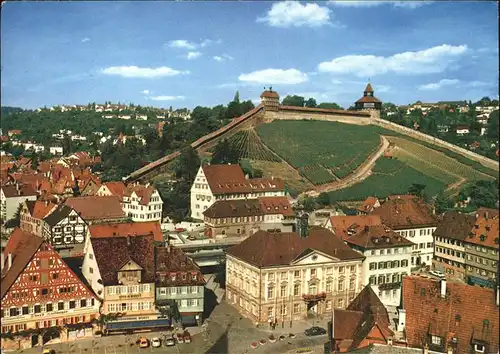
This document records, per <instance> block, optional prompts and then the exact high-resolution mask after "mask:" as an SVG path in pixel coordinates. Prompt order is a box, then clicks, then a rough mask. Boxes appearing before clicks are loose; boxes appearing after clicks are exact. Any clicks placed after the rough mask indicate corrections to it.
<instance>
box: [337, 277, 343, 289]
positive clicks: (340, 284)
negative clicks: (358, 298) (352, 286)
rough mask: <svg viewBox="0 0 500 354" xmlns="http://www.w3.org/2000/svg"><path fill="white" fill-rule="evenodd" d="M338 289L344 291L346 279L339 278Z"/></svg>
mask: <svg viewBox="0 0 500 354" xmlns="http://www.w3.org/2000/svg"><path fill="white" fill-rule="evenodd" d="M338 290H339V291H344V279H339V286H338Z"/></svg>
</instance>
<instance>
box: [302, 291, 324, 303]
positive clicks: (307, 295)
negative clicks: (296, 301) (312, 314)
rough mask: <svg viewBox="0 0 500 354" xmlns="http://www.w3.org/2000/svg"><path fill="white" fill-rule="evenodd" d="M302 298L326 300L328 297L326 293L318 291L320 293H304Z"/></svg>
mask: <svg viewBox="0 0 500 354" xmlns="http://www.w3.org/2000/svg"><path fill="white" fill-rule="evenodd" d="M302 299H304V301H306V302H313V301H324V300H325V299H326V293H325V292H322V293H318V294H303V295H302Z"/></svg>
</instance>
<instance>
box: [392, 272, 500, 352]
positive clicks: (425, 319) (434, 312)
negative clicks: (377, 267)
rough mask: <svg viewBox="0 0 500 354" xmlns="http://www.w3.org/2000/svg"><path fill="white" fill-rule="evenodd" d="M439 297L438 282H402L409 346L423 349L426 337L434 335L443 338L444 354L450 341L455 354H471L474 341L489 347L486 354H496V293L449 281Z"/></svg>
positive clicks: (417, 279) (411, 279)
mask: <svg viewBox="0 0 500 354" xmlns="http://www.w3.org/2000/svg"><path fill="white" fill-rule="evenodd" d="M440 294H441V291H440V282H439V281H438V280H435V279H429V278H424V277H420V276H407V277H405V278H404V279H403V290H402V300H401V301H402V307H403V309H404V310H405V311H406V324H405V327H406V328H405V331H406V339H407V341H408V344H409V345H410V346H411V347H417V348H422V347H423V345H424V343H428V342H429V340H430V337H429V336H430V335H435V336H440V337H442V338H443V339H442V340H443V344H444V345H445V347H444V348H443V349H444V351H446V346H447V345H448V344H449V343H450V342H451V340H452V338H456V339H457V344H456V351H454V353H469V352H471V348H472V346H471V343H472V342H473V341H474V340H482V341H485V342H486V343H487V344H488V348H487V350H486V351H485V352H488V353H496V352H497V351H498V349H499V328H500V327H499V325H500V323H499V316H498V313H499V308H498V306H497V305H496V304H495V291H494V290H493V289H489V288H482V287H478V286H471V285H466V284H462V283H452V282H449V281H448V282H447V284H446V297H444V298H442V297H441V296H440ZM429 344H431V343H429ZM430 349H431V350H432V349H433V348H432V347H431V348H430Z"/></svg>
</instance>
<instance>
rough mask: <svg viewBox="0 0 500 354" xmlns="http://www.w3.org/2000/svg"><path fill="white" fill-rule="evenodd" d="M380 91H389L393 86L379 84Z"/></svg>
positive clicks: (378, 89)
mask: <svg viewBox="0 0 500 354" xmlns="http://www.w3.org/2000/svg"><path fill="white" fill-rule="evenodd" d="M376 87H377V91H378V92H389V91H390V90H391V86H389V85H377V86H376Z"/></svg>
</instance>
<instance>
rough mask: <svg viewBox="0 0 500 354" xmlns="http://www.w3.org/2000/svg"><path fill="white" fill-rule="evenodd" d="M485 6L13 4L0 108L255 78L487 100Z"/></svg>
mask: <svg viewBox="0 0 500 354" xmlns="http://www.w3.org/2000/svg"><path fill="white" fill-rule="evenodd" d="M497 13H498V12H497V3H496V2H487V1H484V2H444V1H435V2H431V1H425V2H423V1H421V2H408V1H374V0H372V1H368V2H361V1H347V2H345V1H344V2H339V1H323V2H316V3H312V2H311V3H308V2H291V1H289V2H280V3H274V2H268V1H261V2H146V1H141V2H111V1H109V2H79V1H78V2H13V3H5V4H4V6H3V8H2V11H1V45H2V46H1V48H2V50H1V63H2V72H1V99H2V105H10V106H19V107H23V108H36V107H41V106H44V105H47V106H50V105H55V104H86V103H88V102H93V101H95V102H98V103H99V102H104V101H105V100H107V101H113V102H117V101H120V102H132V103H135V104H141V105H153V106H158V107H168V106H170V105H172V106H174V107H179V108H180V107H189V108H193V107H195V106H196V105H206V106H213V105H216V104H220V103H223V104H226V103H227V102H229V101H230V100H231V99H232V97H233V96H234V93H235V91H236V90H239V92H240V97H241V98H242V99H251V100H254V101H255V102H257V100H258V97H259V95H260V93H261V92H262V90H263V87H264V86H269V85H272V86H273V89H275V90H276V91H278V93H279V94H280V95H281V96H282V97H284V96H285V95H287V94H300V95H304V96H306V97H310V96H312V97H315V98H316V100H317V101H318V102H337V103H339V104H341V105H343V106H344V107H346V108H347V107H348V106H349V105H351V104H352V103H353V102H354V101H355V100H356V99H358V98H359V97H360V96H361V95H362V91H363V89H364V87H365V85H366V83H367V81H368V80H369V79H370V80H371V83H372V85H373V87H374V89H375V95H376V96H377V97H378V98H380V99H381V100H382V101H384V102H389V101H390V102H394V103H396V104H408V103H411V102H414V101H416V100H422V101H437V100H458V99H471V100H476V99H479V98H481V97H483V96H490V97H497V96H498V23H497V20H498V18H497Z"/></svg>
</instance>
